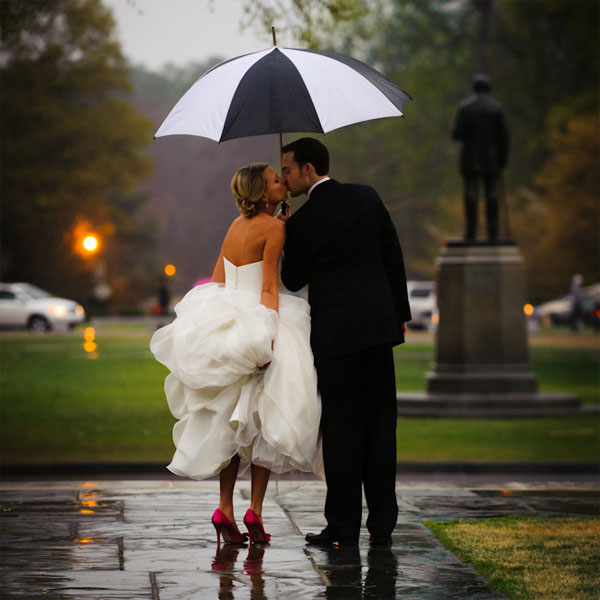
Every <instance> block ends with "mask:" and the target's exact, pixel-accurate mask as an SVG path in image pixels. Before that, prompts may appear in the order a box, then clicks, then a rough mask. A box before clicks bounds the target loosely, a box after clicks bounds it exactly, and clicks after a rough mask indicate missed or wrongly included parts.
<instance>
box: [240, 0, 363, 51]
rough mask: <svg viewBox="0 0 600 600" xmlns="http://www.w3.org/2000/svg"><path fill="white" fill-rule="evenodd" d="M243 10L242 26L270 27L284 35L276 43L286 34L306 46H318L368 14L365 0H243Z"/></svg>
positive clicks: (269, 29)
mask: <svg viewBox="0 0 600 600" xmlns="http://www.w3.org/2000/svg"><path fill="white" fill-rule="evenodd" d="M244 13H245V23H244V24H245V26H250V25H251V24H258V26H259V27H260V28H261V29H262V30H263V31H267V32H268V31H271V27H273V26H274V27H275V28H276V30H277V34H278V35H280V34H284V35H283V36H281V35H280V39H279V40H278V43H280V42H281V39H282V38H283V37H284V36H289V37H291V38H293V39H297V40H299V41H300V42H302V44H303V45H305V46H306V47H308V48H319V47H321V48H322V47H324V46H326V45H327V44H328V42H330V41H331V40H332V38H333V39H338V40H339V39H340V37H341V35H340V29H344V27H345V26H346V25H347V24H349V23H352V22H353V21H355V20H356V19H359V18H361V17H364V16H365V15H366V14H367V13H368V0H251V1H246V2H244ZM286 45H289V44H286Z"/></svg>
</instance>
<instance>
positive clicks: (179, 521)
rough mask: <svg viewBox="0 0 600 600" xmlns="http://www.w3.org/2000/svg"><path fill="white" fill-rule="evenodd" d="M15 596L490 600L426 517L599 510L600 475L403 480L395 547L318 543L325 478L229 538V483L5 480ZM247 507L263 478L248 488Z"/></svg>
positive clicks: (7, 590)
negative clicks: (220, 525)
mask: <svg viewBox="0 0 600 600" xmlns="http://www.w3.org/2000/svg"><path fill="white" fill-rule="evenodd" d="M0 489H1V507H2V508H1V517H2V519H1V520H0V523H1V527H2V530H1V531H2V537H1V554H0V558H1V569H0V576H1V582H0V585H1V597H2V598H30V599H31V598H42V597H43V598H82V599H90V598H101V599H102V600H109V599H117V598H118V599H123V600H135V599H138V598H145V599H153V600H159V599H160V600H175V599H185V600H188V599H204V598H207V599H210V598H218V599H234V598H235V599H237V600H242V599H246V598H248V599H263V598H270V599H280V598H294V599H296V600H299V599H302V600H304V599H310V598H339V599H343V600H352V599H354V598H378V599H388V598H407V599H431V600H434V599H435V600H438V599H439V600H451V599H460V600H465V599H469V600H484V599H485V600H488V599H493V598H501V597H502V596H500V595H498V594H496V593H493V592H491V591H490V590H489V589H487V587H486V585H485V581H484V580H483V579H482V578H481V577H480V576H478V575H477V574H476V573H475V572H474V571H473V569H472V568H471V567H469V566H467V565H463V564H462V563H461V562H460V561H459V560H458V559H457V558H456V557H455V556H454V555H453V554H451V553H450V552H448V551H446V550H445V549H444V548H443V547H442V546H441V545H440V544H439V543H438V541H437V540H436V538H435V537H434V536H433V534H432V533H431V532H430V531H429V529H427V527H425V525H423V521H426V520H449V519H459V518H485V517H493V516H503V515H531V514H547V515H558V514H560V515H598V514H599V504H598V490H599V488H598V485H597V484H595V483H585V482H583V483H574V484H568V483H557V484H551V483H547V484H542V483H535V484H523V483H505V484H498V483H492V484H482V483H479V484H470V485H459V484H452V483H444V482H432V483H430V482H423V481H419V482H413V483H411V482H399V483H398V486H397V495H398V501H399V507H400V516H399V520H398V525H397V527H396V529H395V531H394V535H393V546H392V547H391V548H389V549H387V548H371V547H370V546H369V543H368V538H367V532H366V530H365V531H364V532H363V535H362V536H361V541H360V544H359V546H358V547H355V548H344V547H342V548H337V549H336V548H329V549H325V548H314V547H309V546H306V545H305V544H304V539H303V538H304V535H305V534H306V533H307V532H309V531H312V532H318V531H320V530H321V528H322V527H323V526H324V520H323V516H322V507H323V503H324V497H325V487H324V485H323V484H322V483H321V482H317V481H295V482H294V481H280V482H279V483H278V484H277V486H276V485H275V484H274V483H272V484H271V486H270V492H269V494H268V497H267V499H266V503H265V507H264V514H263V517H264V521H265V524H266V529H267V531H269V532H270V533H271V534H272V535H273V539H272V543H271V544H270V545H265V546H254V547H252V548H249V547H248V546H245V547H235V546H221V548H220V549H218V548H217V544H216V536H215V532H214V529H213V527H212V525H211V523H210V516H211V514H212V511H213V510H214V508H215V507H216V506H217V502H218V483H217V482H216V481H208V482H191V481H183V480H181V481H175V480H147V481H78V482H73V481H66V482H57V481H52V482H49V481H31V482H4V483H3V484H2V486H1V488H0ZM237 494H238V495H237V499H236V502H237V509H236V510H237V517H238V520H239V521H241V517H242V516H243V513H244V512H245V510H246V508H247V505H248V497H249V482H247V481H241V482H240V483H239V485H238V492H237Z"/></svg>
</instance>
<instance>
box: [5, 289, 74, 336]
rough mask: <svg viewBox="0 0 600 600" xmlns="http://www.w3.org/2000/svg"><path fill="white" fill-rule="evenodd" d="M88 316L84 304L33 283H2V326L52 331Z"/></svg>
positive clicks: (66, 326) (71, 324)
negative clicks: (58, 295)
mask: <svg viewBox="0 0 600 600" xmlns="http://www.w3.org/2000/svg"><path fill="white" fill-rule="evenodd" d="M84 319H85V311H84V310H83V306H81V304H78V303H77V302H75V301H74V300H67V299H65V298H57V297H55V296H52V294H49V293H48V292H45V291H44V290H42V289H40V288H39V287H36V286H35V285H31V284H29V283H0V326H1V327H18V328H23V327H27V328H29V329H31V330H32V331H40V332H42V331H43V332H45V331H51V330H52V329H66V328H68V327H74V326H75V325H77V323H81V322H82V321H83V320H84Z"/></svg>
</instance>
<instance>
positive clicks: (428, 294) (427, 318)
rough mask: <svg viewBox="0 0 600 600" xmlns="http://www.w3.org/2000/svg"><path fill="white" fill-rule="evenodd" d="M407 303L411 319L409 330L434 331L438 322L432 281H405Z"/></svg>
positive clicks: (408, 324)
mask: <svg viewBox="0 0 600 600" xmlns="http://www.w3.org/2000/svg"><path fill="white" fill-rule="evenodd" d="M406 287H407V290H408V302H409V304H410V312H411V314H412V319H411V320H410V321H409V322H408V323H407V324H406V325H407V326H408V327H409V328H410V329H425V330H427V331H434V330H435V328H436V326H437V321H438V310H437V297H436V293H435V283H434V282H433V281H407V282H406Z"/></svg>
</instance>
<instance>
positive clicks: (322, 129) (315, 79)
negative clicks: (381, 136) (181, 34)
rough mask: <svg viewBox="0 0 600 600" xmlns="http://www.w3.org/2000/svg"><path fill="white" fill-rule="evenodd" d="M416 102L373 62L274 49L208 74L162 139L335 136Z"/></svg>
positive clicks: (186, 99) (180, 106)
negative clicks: (289, 134)
mask: <svg viewBox="0 0 600 600" xmlns="http://www.w3.org/2000/svg"><path fill="white" fill-rule="evenodd" d="M408 98H410V96H409V95H408V94H407V93H406V92H404V91H403V90H401V89H400V88H399V87H398V86H397V85H395V84H393V83H392V82H391V81H389V80H388V79H386V78H385V77H384V76H383V75H382V74H381V73H379V72H378V71H376V70H375V69H373V68H372V67H370V66H369V65H366V64H365V63H363V62H361V61H359V60H356V59H354V58H350V57H348V56H344V55H342V54H337V53H335V52H326V51H322V50H302V49H298V48H278V47H274V48H269V49H268V50H262V51H259V52H253V53H251V54H245V55H243V56H239V57H236V58H232V59H230V60H226V61H224V62H222V63H220V64H218V65H217V66H215V67H213V68H212V69H210V70H209V71H207V72H206V73H205V74H204V75H203V76H202V77H200V79H199V80H198V81H196V83H194V85H192V87H191V88H190V89H189V90H188V91H187V92H186V93H185V94H184V95H183V96H182V98H181V99H180V100H179V102H178V103H177V104H176V105H175V106H174V108H173V110H171V112H170V113H169V115H168V116H167V118H166V119H165V120H164V122H163V124H162V125H161V126H160V128H159V129H158V131H157V132H156V135H155V137H161V136H166V135H177V134H182V135H198V136H202V137H206V138H210V139H211V140H215V141H217V142H222V141H225V140H231V139H234V138H240V137H247V136H253V135H264V134H269V133H280V134H281V133H287V132H317V133H327V132H329V131H332V130H334V129H338V128H339V127H344V126H346V125H351V124H353V123H359V122H362V121H369V120H371V119H381V118H383V117H400V116H402V106H403V104H404V102H405V101H406V100H407V99H408Z"/></svg>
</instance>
